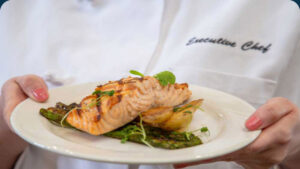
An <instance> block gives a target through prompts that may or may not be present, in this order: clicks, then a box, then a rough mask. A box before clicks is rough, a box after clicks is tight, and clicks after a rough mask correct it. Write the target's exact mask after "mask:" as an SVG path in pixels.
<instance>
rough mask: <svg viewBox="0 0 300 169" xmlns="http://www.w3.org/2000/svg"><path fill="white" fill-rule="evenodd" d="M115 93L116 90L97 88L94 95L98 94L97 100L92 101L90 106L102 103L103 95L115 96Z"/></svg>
mask: <svg viewBox="0 0 300 169" xmlns="http://www.w3.org/2000/svg"><path fill="white" fill-rule="evenodd" d="M114 94H115V91H114V90H110V91H101V90H96V91H94V92H93V95H96V96H98V97H97V98H96V100H95V101H94V102H92V103H90V104H89V105H88V107H94V106H96V105H98V104H99V103H100V100H101V98H102V96H113V95H114Z"/></svg>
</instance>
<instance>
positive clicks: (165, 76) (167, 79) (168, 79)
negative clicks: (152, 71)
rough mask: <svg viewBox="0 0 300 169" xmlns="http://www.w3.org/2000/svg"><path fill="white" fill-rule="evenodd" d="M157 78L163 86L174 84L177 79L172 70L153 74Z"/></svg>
mask: <svg viewBox="0 0 300 169" xmlns="http://www.w3.org/2000/svg"><path fill="white" fill-rule="evenodd" d="M153 77H154V78H156V79H157V80H158V81H159V83H160V84H161V85H162V86H167V85H168V84H174V83H175V81H176V77H175V75H174V74H173V73H172V72H170V71H163V72H160V73H158V74H156V75H154V76H153Z"/></svg>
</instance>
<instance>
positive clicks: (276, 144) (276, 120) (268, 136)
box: [174, 97, 300, 169]
mask: <svg viewBox="0 0 300 169" xmlns="http://www.w3.org/2000/svg"><path fill="white" fill-rule="evenodd" d="M299 119H300V118H299V109H298V107H297V106H295V105H294V104H293V103H291V102H290V101H289V100H287V99H285V98H280V97H278V98H273V99H270V100H269V101H268V102H267V103H266V104H264V105H263V106H261V107H260V108H258V109H257V110H256V112H254V114H253V115H252V116H250V118H249V119H248V120H247V121H246V124H245V125H246V127H247V128H248V130H250V131H251V130H258V129H262V133H261V134H260V135H259V136H258V138H257V139H256V140H255V141H254V142H253V143H251V144H250V145H248V146H247V147H245V148H243V149H241V150H239V151H236V152H233V153H231V154H228V155H225V156H222V157H217V158H215V159H210V160H205V161H200V162H195V163H188V164H176V165H174V167H175V168H184V167H187V166H191V165H198V164H202V163H209V162H217V161H234V162H236V163H238V164H240V165H241V166H243V167H244V168H246V169H248V168H249V169H253V168H255V169H269V168H270V167H272V166H274V165H276V164H279V163H281V162H282V161H283V160H284V159H285V158H286V156H287V155H288V154H289V152H291V141H292V140H293V137H294V135H295V129H296V127H299V122H300V120H299ZM293 144H294V143H293ZM297 144H300V143H297Z"/></svg>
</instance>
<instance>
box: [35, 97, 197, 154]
mask: <svg viewBox="0 0 300 169" xmlns="http://www.w3.org/2000/svg"><path fill="white" fill-rule="evenodd" d="M75 107H79V105H77V104H76V103H72V104H70V105H65V104H63V103H60V102H59V103H57V104H56V106H55V107H49V108H47V109H44V108H42V109H40V114H41V115H42V116H44V117H45V118H47V119H48V120H49V121H50V122H51V123H53V124H55V125H58V126H60V127H68V128H73V127H72V126H71V125H70V124H68V123H67V122H66V121H65V120H64V121H63V122H61V121H62V120H63V118H64V116H65V115H66V113H67V112H69V111H70V110H72V109H73V108H75ZM62 125H63V126H62ZM104 135H105V136H108V137H112V138H117V139H121V142H122V143H125V142H126V141H131V142H135V143H140V144H147V145H150V146H153V147H159V148H164V149H179V148H185V147H191V146H195V145H199V144H202V141H201V140H200V139H199V138H198V137H197V136H195V135H194V134H192V133H188V132H175V131H166V130H163V129H160V128H156V127H152V126H150V125H147V124H145V123H142V121H140V123H139V122H137V121H133V122H131V123H129V124H127V125H125V126H123V127H121V128H119V129H116V130H114V131H111V132H108V133H106V134H104ZM145 136H146V137H145Z"/></svg>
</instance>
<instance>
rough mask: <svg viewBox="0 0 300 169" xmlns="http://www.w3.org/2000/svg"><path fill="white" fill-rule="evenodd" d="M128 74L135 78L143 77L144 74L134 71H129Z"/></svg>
mask: <svg viewBox="0 0 300 169" xmlns="http://www.w3.org/2000/svg"><path fill="white" fill-rule="evenodd" d="M129 73H131V74H133V75H137V76H141V77H144V74H143V73H141V72H138V71H136V70H130V71H129Z"/></svg>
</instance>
